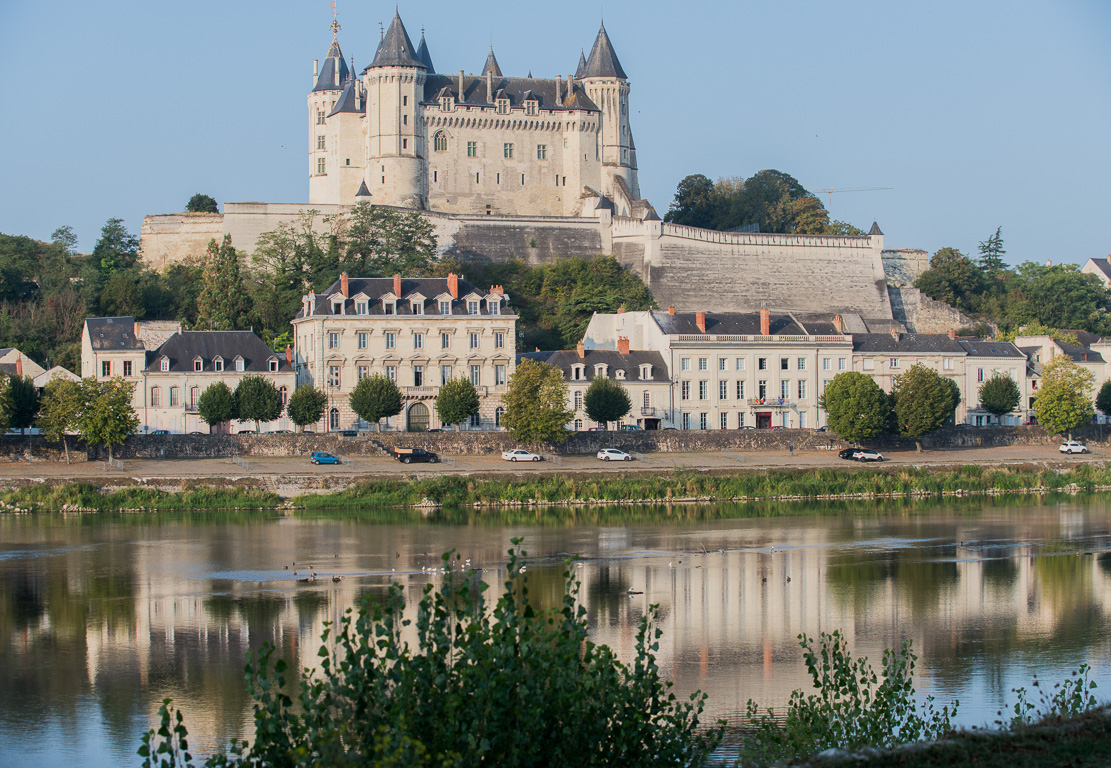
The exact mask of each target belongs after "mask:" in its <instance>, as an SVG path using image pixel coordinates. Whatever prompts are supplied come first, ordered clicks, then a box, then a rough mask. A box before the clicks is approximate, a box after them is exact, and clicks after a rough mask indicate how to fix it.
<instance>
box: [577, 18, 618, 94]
mask: <svg viewBox="0 0 1111 768" xmlns="http://www.w3.org/2000/svg"><path fill="white" fill-rule="evenodd" d="M578 77H583V78H587V77H616V78H619V79H621V80H625V79H627V78H626V77H625V70H623V69H622V68H621V62H620V61H618V60H617V54H616V53H614V50H613V43H611V42H610V36H609V35H607V34H606V25H605V24H603V25H602V26H601V28H599V29H598V37H597V38H595V40H594V47H593V48H591V49H590V58H588V59H587V60H586V66H584V67H583V71H582V75H578V74H576V78H578Z"/></svg>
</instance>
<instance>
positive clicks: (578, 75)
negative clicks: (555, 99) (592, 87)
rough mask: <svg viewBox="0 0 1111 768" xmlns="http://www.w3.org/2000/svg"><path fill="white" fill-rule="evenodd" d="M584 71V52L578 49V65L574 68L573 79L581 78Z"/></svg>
mask: <svg viewBox="0 0 1111 768" xmlns="http://www.w3.org/2000/svg"><path fill="white" fill-rule="evenodd" d="M585 71H586V54H585V53H583V52H582V51H579V66H578V69H576V70H575V79H576V80H580V79H582V76H583V72H585Z"/></svg>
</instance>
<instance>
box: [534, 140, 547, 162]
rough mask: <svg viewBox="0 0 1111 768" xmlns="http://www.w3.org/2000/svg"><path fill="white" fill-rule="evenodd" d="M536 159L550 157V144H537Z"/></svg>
mask: <svg viewBox="0 0 1111 768" xmlns="http://www.w3.org/2000/svg"><path fill="white" fill-rule="evenodd" d="M536 159H537V160H547V159H548V145H547V144H537V145H536Z"/></svg>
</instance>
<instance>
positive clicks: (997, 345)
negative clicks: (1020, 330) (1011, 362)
mask: <svg viewBox="0 0 1111 768" xmlns="http://www.w3.org/2000/svg"><path fill="white" fill-rule="evenodd" d="M957 343H958V344H960V345H961V348H962V349H963V350H964V351H965V353H967V354H968V356H969V357H1013V358H1021V359H1023V360H1025V359H1026V354H1025V353H1024V352H1023V351H1022V350H1021V349H1019V348H1018V347H1016V346H1015V345H1014V344H1012V343H1011V342H1009V341H983V340H982V339H957Z"/></svg>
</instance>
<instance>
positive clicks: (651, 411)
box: [640, 405, 656, 416]
mask: <svg viewBox="0 0 1111 768" xmlns="http://www.w3.org/2000/svg"><path fill="white" fill-rule="evenodd" d="M640 415H641V416H655V415H656V407H655V406H653V405H646V406H644V407H643V408H641V409H640Z"/></svg>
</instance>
